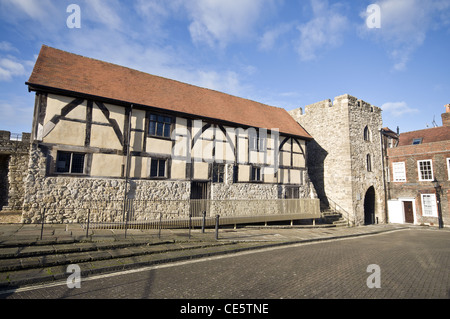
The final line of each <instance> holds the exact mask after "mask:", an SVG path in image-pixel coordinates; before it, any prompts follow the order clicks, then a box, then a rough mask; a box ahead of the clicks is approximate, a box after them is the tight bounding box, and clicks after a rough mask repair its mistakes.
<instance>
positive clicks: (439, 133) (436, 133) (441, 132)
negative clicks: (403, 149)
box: [398, 126, 450, 146]
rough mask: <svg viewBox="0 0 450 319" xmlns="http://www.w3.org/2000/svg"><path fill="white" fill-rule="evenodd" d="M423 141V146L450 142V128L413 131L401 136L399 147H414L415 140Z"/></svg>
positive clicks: (442, 127)
mask: <svg viewBox="0 0 450 319" xmlns="http://www.w3.org/2000/svg"><path fill="white" fill-rule="evenodd" d="M416 138H417V139H419V138H421V139H422V143H421V144H426V143H434V142H440V141H448V140H450V127H449V126H439V127H434V128H429V129H424V130H420V131H412V132H406V133H401V134H400V140H399V144H398V146H405V145H413V140H414V139H416Z"/></svg>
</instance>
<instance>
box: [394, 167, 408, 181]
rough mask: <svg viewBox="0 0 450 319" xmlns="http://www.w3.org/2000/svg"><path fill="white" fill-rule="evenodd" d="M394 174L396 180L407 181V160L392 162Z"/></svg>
mask: <svg viewBox="0 0 450 319" xmlns="http://www.w3.org/2000/svg"><path fill="white" fill-rule="evenodd" d="M392 176H393V181H394V182H406V169H405V162H396V163H392Z"/></svg>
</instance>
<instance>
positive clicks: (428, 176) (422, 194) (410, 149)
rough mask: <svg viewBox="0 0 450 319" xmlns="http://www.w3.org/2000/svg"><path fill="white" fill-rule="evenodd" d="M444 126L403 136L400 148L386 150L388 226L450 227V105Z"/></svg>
mask: <svg viewBox="0 0 450 319" xmlns="http://www.w3.org/2000/svg"><path fill="white" fill-rule="evenodd" d="M442 123H443V126H440V127H434V128H429V129H424V130H419V131H413V132H406V133H402V134H400V137H399V143H398V146H397V147H394V148H390V149H388V150H387V163H388V168H389V182H388V193H389V195H388V199H389V200H388V211H389V222H391V223H410V224H419V225H421V224H424V225H439V221H440V220H441V221H442V222H443V224H444V225H445V224H447V225H448V224H449V223H450V214H449V209H450V208H449V200H448V199H449V196H450V105H446V112H445V113H444V114H442ZM440 216H442V218H440Z"/></svg>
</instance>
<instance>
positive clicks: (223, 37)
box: [185, 0, 273, 48]
mask: <svg viewBox="0 0 450 319" xmlns="http://www.w3.org/2000/svg"><path fill="white" fill-rule="evenodd" d="M272 2H273V1H272V0H227V1H216V0H195V1H189V2H188V3H186V4H185V7H186V10H187V12H188V14H189V17H190V19H191V21H192V22H191V24H190V25H189V32H190V35H191V38H192V40H193V42H194V43H206V44H207V45H209V46H210V47H216V46H217V45H218V46H219V47H220V48H224V47H226V46H227V45H228V44H229V43H230V42H232V41H239V40H242V39H246V38H248V37H249V36H251V35H253V33H254V28H255V25H256V22H257V21H258V20H259V18H260V17H261V14H262V12H263V9H264V11H265V10H268V6H270V5H271V4H272Z"/></svg>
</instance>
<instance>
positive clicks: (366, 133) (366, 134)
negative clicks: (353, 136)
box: [364, 126, 371, 142]
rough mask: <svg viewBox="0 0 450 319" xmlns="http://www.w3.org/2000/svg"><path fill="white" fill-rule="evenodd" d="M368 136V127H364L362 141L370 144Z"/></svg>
mask: <svg viewBox="0 0 450 319" xmlns="http://www.w3.org/2000/svg"><path fill="white" fill-rule="evenodd" d="M370 135H371V134H370V130H369V127H368V126H366V127H365V128H364V141H368V142H370V140H371V136H370Z"/></svg>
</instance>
